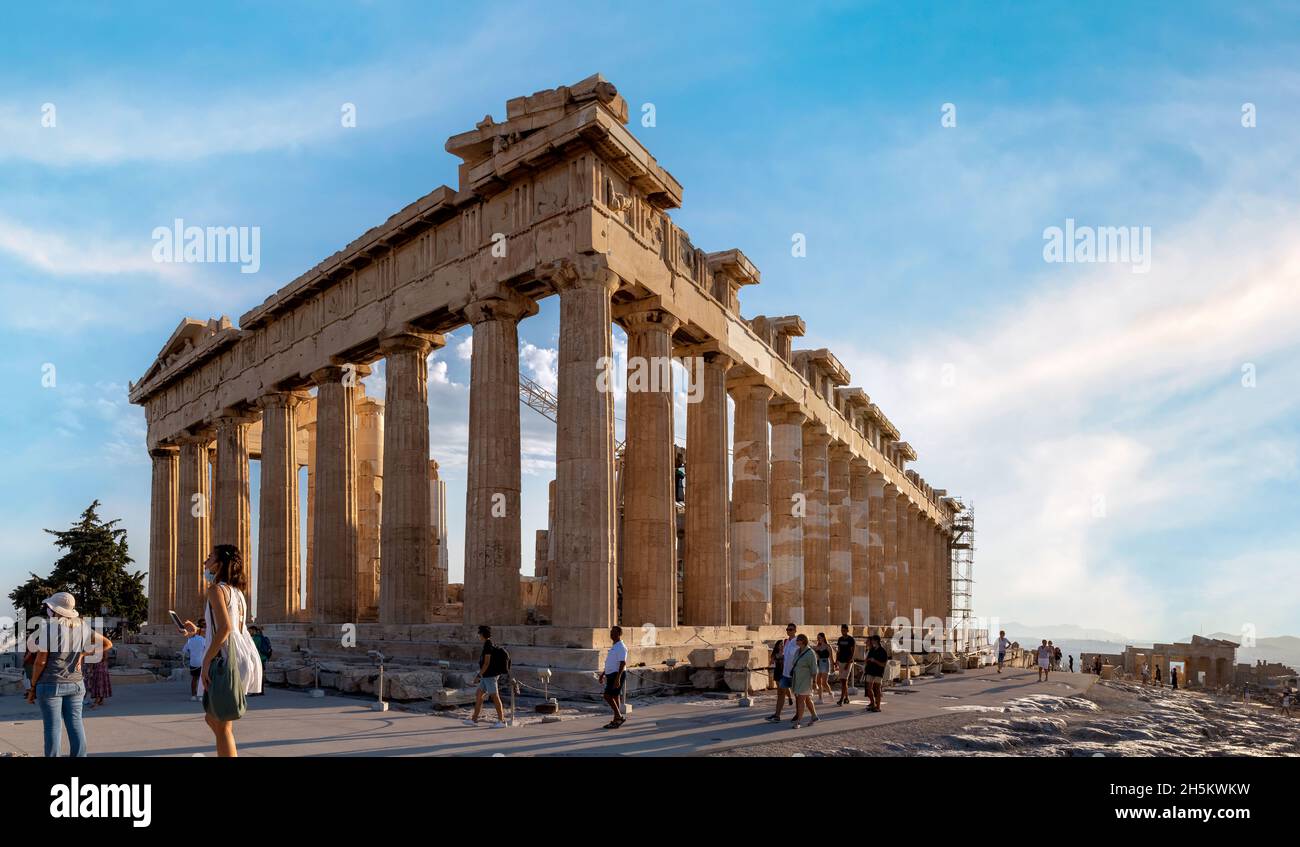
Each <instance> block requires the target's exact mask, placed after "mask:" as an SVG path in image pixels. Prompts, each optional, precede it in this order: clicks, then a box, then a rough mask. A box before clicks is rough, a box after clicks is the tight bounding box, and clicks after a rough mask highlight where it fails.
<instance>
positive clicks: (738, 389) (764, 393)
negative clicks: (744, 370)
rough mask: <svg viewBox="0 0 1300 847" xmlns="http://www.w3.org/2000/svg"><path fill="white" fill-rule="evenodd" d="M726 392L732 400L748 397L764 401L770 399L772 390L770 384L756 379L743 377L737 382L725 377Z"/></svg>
mask: <svg viewBox="0 0 1300 847" xmlns="http://www.w3.org/2000/svg"><path fill="white" fill-rule="evenodd" d="M727 393H728V394H730V395H731V397H732V399H733V400H739V399H748V400H760V401H762V402H764V403H767V402H770V401H771V400H772V395H773V394H774V393H775V392H773V390H772V388H771V386H769V385H767V384H765V383H764V382H762V381H761V380H758V379H752V378H751V379H744V380H741V381H739V382H735V381H732V380H731V379H730V378H728V379H727Z"/></svg>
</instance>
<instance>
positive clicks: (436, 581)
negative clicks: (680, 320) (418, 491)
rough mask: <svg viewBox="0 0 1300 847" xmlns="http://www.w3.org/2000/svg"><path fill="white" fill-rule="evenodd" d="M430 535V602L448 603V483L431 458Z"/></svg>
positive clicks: (443, 604)
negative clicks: (431, 565) (440, 476)
mask: <svg viewBox="0 0 1300 847" xmlns="http://www.w3.org/2000/svg"><path fill="white" fill-rule="evenodd" d="M429 536H430V538H431V539H432V541H431V543H432V544H433V567H432V568H431V569H430V573H431V574H432V575H433V576H432V578H431V579H430V580H429V602H430V603H432V604H433V605H434V606H435V607H436V606H445V605H446V604H447V569H448V559H447V483H446V482H444V481H443V480H442V479H440V478H439V477H438V463H437V461H435V460H434V459H430V460H429Z"/></svg>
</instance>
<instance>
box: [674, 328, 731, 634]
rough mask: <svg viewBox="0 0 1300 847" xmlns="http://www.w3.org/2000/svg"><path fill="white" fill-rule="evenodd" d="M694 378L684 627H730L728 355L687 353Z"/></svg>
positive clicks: (688, 459) (688, 458) (688, 421)
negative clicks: (697, 382) (698, 382)
mask: <svg viewBox="0 0 1300 847" xmlns="http://www.w3.org/2000/svg"><path fill="white" fill-rule="evenodd" d="M685 355H686V356H688V357H690V358H692V359H693V360H694V361H692V362H691V363H690V364H689V365H688V366H687V368H686V371H687V373H689V374H691V375H692V376H694V377H697V378H698V379H699V381H700V384H699V385H693V386H691V398H690V400H688V402H687V405H686V539H685V540H686V551H685V552H686V555H685V557H684V565H683V571H684V573H683V581H682V592H683V594H684V595H685V597H684V598H683V600H684V603H683V604H682V613H683V616H684V617H685V621H683V622H684V623H686V624H688V625H690V626H727V625H729V624H730V623H731V563H730V562H729V561H728V555H727V528H728V527H727V524H728V517H727V513H728V506H729V505H730V503H729V500H728V496H727V369H728V368H730V367H731V359H730V357H728V356H726V355H724V354H722V353H718V352H715V351H704V352H689V351H688V352H687V353H686V354H685Z"/></svg>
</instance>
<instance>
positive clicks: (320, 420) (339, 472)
mask: <svg viewBox="0 0 1300 847" xmlns="http://www.w3.org/2000/svg"><path fill="white" fill-rule="evenodd" d="M365 371H368V369H365V368H364V366H356V365H354V366H350V367H347V368H342V367H335V366H330V367H325V368H321V369H320V370H318V371H315V372H313V373H312V375H311V378H312V381H313V382H315V383H316V507H315V515H314V519H315V526H314V527H313V528H312V529H313V535H314V537H315V540H314V545H315V548H316V549H315V556H316V561H315V565H314V568H313V570H314V573H313V574H312V596H311V619H312V620H313V621H315V622H316V623H329V624H341V623H354V622H355V621H356V619H357V608H356V605H357V552H358V548H357V429H356V417H355V409H356V394H357V383H358V382H359V380H360V378H361V377H362V376H364V375H365V374H364V372H365ZM387 380H388V382H389V384H390V386H391V383H392V380H393V373H392V370H391V369H390V370H389V371H388V373H387Z"/></svg>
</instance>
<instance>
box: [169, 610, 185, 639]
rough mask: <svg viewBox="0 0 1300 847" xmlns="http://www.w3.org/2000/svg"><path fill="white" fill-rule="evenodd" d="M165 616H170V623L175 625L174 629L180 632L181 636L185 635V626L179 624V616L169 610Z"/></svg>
mask: <svg viewBox="0 0 1300 847" xmlns="http://www.w3.org/2000/svg"><path fill="white" fill-rule="evenodd" d="M167 614H169V615H171V616H172V623H174V624H176V628H177V629H179V630H180V631H181V634H182V635H185V634H186V629H185V624H184V623H182V622H181V616H180V615H178V614H176V613H175V612H174V611H172V610H171V609H168V610H167Z"/></svg>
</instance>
